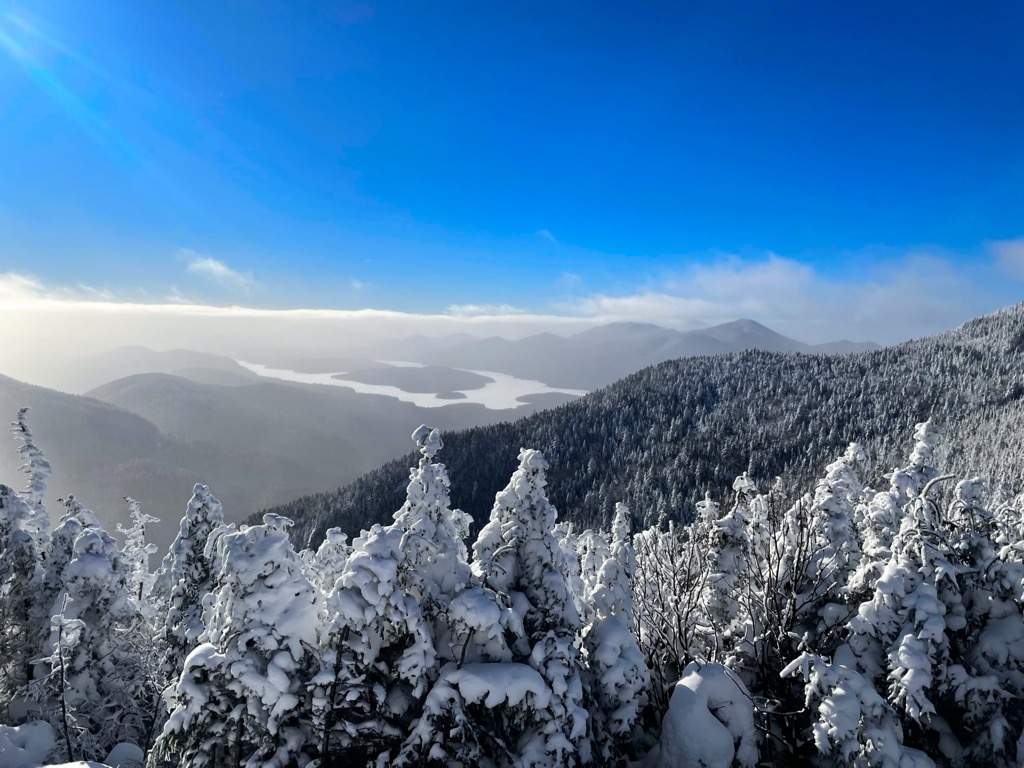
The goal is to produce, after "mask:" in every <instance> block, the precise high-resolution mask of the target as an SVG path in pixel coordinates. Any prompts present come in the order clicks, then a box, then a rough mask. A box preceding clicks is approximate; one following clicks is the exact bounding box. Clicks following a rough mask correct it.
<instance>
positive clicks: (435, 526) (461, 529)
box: [393, 425, 472, 661]
mask: <svg viewBox="0 0 1024 768" xmlns="http://www.w3.org/2000/svg"><path fill="white" fill-rule="evenodd" d="M412 437H413V440H414V441H415V442H416V445H417V447H418V448H419V450H420V460H419V466H417V467H416V468H414V469H413V470H412V471H411V473H410V476H409V484H408V486H407V487H406V500H405V503H404V504H403V505H402V507H401V509H399V510H398V511H397V512H396V513H395V515H394V520H395V521H394V523H393V527H395V528H398V529H400V530H401V531H403V534H402V541H401V544H400V546H401V549H402V563H401V565H400V567H399V575H398V578H399V584H400V587H401V588H402V590H403V591H404V592H405V593H406V594H407V595H409V596H411V597H412V598H413V599H414V600H416V602H417V603H418V604H419V606H420V610H421V611H422V613H423V616H424V618H425V619H426V620H427V621H428V622H430V623H431V625H432V634H433V640H434V649H435V651H436V654H437V658H439V659H442V660H445V661H454V660H455V653H456V650H455V648H454V643H453V627H452V626H451V620H450V618H449V615H448V607H449V605H450V603H451V601H452V600H453V599H454V598H456V597H458V595H459V594H460V593H461V592H462V591H463V590H464V589H466V587H467V586H469V583H470V576H471V573H470V568H469V563H468V560H467V551H466V544H465V538H466V536H467V535H468V534H469V526H470V524H471V523H472V518H470V516H469V515H467V514H466V513H465V512H463V511H462V510H460V509H452V508H451V498H450V496H449V492H448V488H449V480H448V472H447V470H446V469H445V466H444V464H440V463H437V462H436V461H435V459H436V457H437V453H438V451H440V450H441V448H442V446H443V443H442V440H441V433H440V432H439V431H438V430H436V429H431V428H430V427H427V426H425V425H423V426H420V427H419V428H418V429H417V430H416V431H415V432H413V435H412Z"/></svg>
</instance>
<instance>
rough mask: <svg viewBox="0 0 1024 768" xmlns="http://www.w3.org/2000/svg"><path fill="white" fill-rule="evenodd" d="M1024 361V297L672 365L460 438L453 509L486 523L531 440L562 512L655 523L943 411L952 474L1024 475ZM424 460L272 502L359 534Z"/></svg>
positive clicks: (450, 461)
mask: <svg viewBox="0 0 1024 768" xmlns="http://www.w3.org/2000/svg"><path fill="white" fill-rule="evenodd" d="M1021 371H1024V304H1019V305H1015V306H1013V307H1008V308H1006V309H1004V310H1001V311H1000V312H997V313H994V314H993V315H987V316H983V317H981V318H976V319H975V320H972V321H970V322H968V323H966V324H964V325H963V326H961V327H960V328H957V329H953V330H950V331H946V332H944V333H942V334H938V335H936V336H933V337H927V338H925V339H920V340H915V341H910V342H905V343H903V344H901V345H895V346H893V347H886V348H882V349H879V350H875V351H868V352H863V353H861V354H857V355H845V356H844V355H821V354H807V353H799V352H798V353H792V352H789V353H779V352H759V351H745V352H737V353H730V354H726V355H720V356H704V357H692V358H681V359H676V360H671V361H667V362H663V363H660V364H658V365H655V366H650V367H648V368H645V369H643V370H641V371H638V372H637V373H634V374H632V375H631V376H629V377H627V378H625V379H623V380H622V381H619V382H616V383H615V384H613V385H611V386H609V387H606V388H603V389H601V390H598V391H596V392H593V393H591V394H589V395H587V396H585V397H583V398H580V399H579V400H576V401H573V402H570V403H567V404H565V405H562V406H559V407H557V408H554V409H551V410H549V411H545V412H543V413H541V414H535V415H533V416H528V417H525V418H523V419H519V420H517V421H515V422H511V423H503V424H496V425H492V426H489V427H477V428H472V429H468V430H463V431H459V432H453V433H446V434H445V435H444V440H445V443H446V445H445V448H444V450H443V452H442V461H444V463H445V464H446V466H448V469H449V474H450V476H451V479H452V498H453V504H455V505H456V506H459V507H461V508H462V509H464V510H466V511H467V512H469V513H470V514H471V515H472V516H473V517H474V519H475V520H476V521H477V522H478V523H479V522H480V521H482V520H483V519H485V518H486V516H487V514H488V512H489V510H490V506H491V502H492V501H493V497H494V496H493V495H494V493H495V492H496V491H497V490H499V489H500V488H501V487H503V485H504V483H505V482H507V479H508V475H509V474H510V473H511V470H512V469H513V468H514V463H515V456H516V454H517V452H518V450H519V448H521V447H531V448H537V449H539V450H541V451H542V452H544V454H545V455H546V456H547V458H548V460H549V462H550V464H551V467H552V469H551V471H550V473H549V478H550V483H549V489H550V492H551V496H552V500H553V501H554V502H555V504H556V506H557V507H558V509H559V512H560V516H561V517H562V518H563V519H569V520H574V521H577V522H578V523H579V524H581V525H600V524H606V523H607V521H608V519H609V518H610V515H611V513H612V510H613V509H614V504H615V502H618V501H623V502H625V503H627V504H628V505H630V506H631V508H632V509H633V512H634V515H635V516H636V517H638V518H639V519H640V520H641V521H643V522H644V523H649V522H651V521H653V520H656V519H658V518H660V517H663V516H664V517H667V518H670V519H671V518H675V519H678V520H685V519H688V518H689V516H691V515H692V513H693V510H694V505H695V503H696V501H698V500H699V499H700V498H702V497H703V495H704V493H705V492H706V491H709V490H710V491H715V492H717V490H718V489H720V488H728V487H731V484H732V480H733V479H734V478H735V477H736V476H737V475H739V474H741V473H743V472H744V471H749V472H750V473H751V475H752V476H753V477H754V478H756V479H757V480H758V481H759V482H761V483H765V484H768V483H770V482H771V479H772V478H773V477H775V476H776V475H789V476H794V477H795V478H797V479H802V480H807V479H813V477H815V476H817V475H816V474H815V473H819V472H821V470H822V469H823V468H824V466H825V464H826V463H828V462H829V461H831V460H833V459H834V457H835V456H836V455H838V454H839V453H841V452H842V450H843V449H844V448H845V446H846V444H847V443H848V442H850V441H851V440H857V441H860V442H864V443H866V444H869V445H876V446H878V454H877V455H876V456H875V466H876V468H884V467H886V466H894V465H895V463H896V462H898V461H899V460H900V458H901V457H902V456H903V455H905V452H906V445H905V444H904V443H903V442H900V438H903V437H906V436H909V435H910V434H911V431H912V429H913V426H914V424H915V423H917V422H920V421H924V420H926V419H928V418H930V417H934V418H936V419H937V420H939V421H940V423H943V424H944V426H946V427H947V428H948V431H949V435H950V441H949V444H948V446H947V447H946V449H944V450H946V451H947V453H948V454H949V458H950V461H949V462H948V464H949V466H950V467H951V468H952V469H953V470H954V471H955V470H957V469H958V467H960V466H961V465H962V466H964V467H967V466H972V467H975V468H980V467H986V466H988V467H991V468H992V471H993V473H994V474H995V473H996V472H997V470H998V473H999V475H1000V476H1005V477H1007V478H1010V479H1012V480H1013V481H1014V482H1018V483H1019V482H1020V481H1021V480H1022V472H1024V468H1022V467H1020V466H1019V465H1018V466H1012V461H1010V460H1009V459H1007V458H1006V457H1008V456H1010V457H1012V456H1017V455H1020V453H1022V452H1024V429H1021V426H1022V425H1024V385H1022V383H1021ZM975 435H985V438H984V439H982V438H978V437H974V436H975ZM894 436H896V437H894ZM995 446H998V447H999V449H998V450H996V448H995ZM1008 447H1009V448H1008ZM413 458H414V457H413V456H412V455H407V456H405V457H402V458H399V459H396V460H394V461H391V462H389V463H388V464H386V465H384V466H382V467H380V468H378V469H376V470H374V471H373V472H371V473H368V474H367V475H364V476H362V477H361V478H359V479H358V480H356V481H354V482H353V483H351V484H349V485H348V486H344V487H342V488H339V489H338V490H337V491H335V492H330V493H323V494H316V495H312V496H307V497H303V498H301V499H297V500H295V501H293V502H291V503H290V504H287V505H282V506H279V507H275V508H274V509H273V510H272V511H274V512H276V513H278V514H283V515H286V516H288V517H291V518H292V519H294V520H295V521H296V528H295V531H296V537H297V540H298V541H300V542H308V543H311V544H316V543H317V542H318V540H319V538H320V537H321V536H322V535H323V532H324V530H325V529H326V528H328V527H332V526H341V527H342V528H344V529H345V530H346V531H348V532H349V533H352V534H355V533H358V531H359V530H360V528H362V527H368V526H369V525H370V524H372V523H374V522H382V521H385V520H387V519H388V518H389V516H390V514H391V513H392V512H393V511H394V510H396V509H398V507H399V506H400V503H401V496H402V493H403V492H404V478H405V476H406V475H407V473H408V467H410V466H412V465H413ZM997 464H998V466H997Z"/></svg>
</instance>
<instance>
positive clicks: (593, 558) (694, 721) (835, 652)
mask: <svg viewBox="0 0 1024 768" xmlns="http://www.w3.org/2000/svg"><path fill="white" fill-rule="evenodd" d="M15 430H16V432H17V434H18V436H19V437H20V438H21V440H22V454H23V456H25V458H26V467H25V469H26V472H27V475H28V478H29V482H28V489H27V490H26V491H25V492H22V493H18V492H15V491H13V490H12V489H10V488H8V487H6V486H0V626H2V627H3V628H4V631H3V632H2V633H0V642H2V643H3V647H2V648H0V651H2V653H0V659H2V660H3V664H2V667H0V703H2V704H4V705H5V706H4V708H3V710H2V713H3V718H4V721H6V722H7V723H9V724H11V725H17V724H19V723H22V722H28V721H34V720H42V721H46V722H48V723H49V724H50V727H52V729H53V732H54V734H55V736H56V746H55V749H54V754H53V755H51V758H52V759H55V760H56V759H96V760H102V759H103V758H104V757H105V756H106V754H107V752H108V751H109V750H110V749H111V748H112V747H113V746H114V745H115V744H117V743H119V742H123V741H130V742H133V743H135V744H138V745H140V746H141V747H142V748H143V749H144V750H145V751H146V752H147V753H148V759H149V762H150V764H151V765H152V766H154V767H155V766H166V765H184V766H197V767H198V766H235V765H237V766H243V765H244V766H253V767H255V766H281V767H282V768H285V767H290V766H312V765H314V764H316V765H319V766H320V767H321V768H325V767H326V766H330V765H346V766H348V765H374V764H377V765H381V764H387V765H399V766H420V765H438V766H440V765H463V766H470V765H473V766H520V765H530V766H621V765H625V764H626V762H627V761H630V760H635V759H638V758H641V757H643V756H644V755H645V754H647V753H648V752H649V751H650V754H649V757H650V758H651V761H652V762H651V764H652V765H660V766H665V767H666V768H667V766H676V765H691V764H693V765H697V764H702V765H713V766H721V768H728V766H730V765H732V764H734V763H735V764H739V765H746V766H754V765H755V764H757V763H758V761H760V762H761V763H762V764H772V765H793V764H800V763H809V762H811V761H817V763H818V764H824V765H837V766H838V765H871V766H883V767H884V768H902V767H903V766H906V765H915V766H930V765H936V764H943V765H965V766H973V765H986V766H998V767H999V768H1001V767H1002V766H1011V765H1016V764H1017V763H1018V761H1019V760H1020V759H1021V758H1022V757H1024V747H1022V746H1021V745H1024V741H1020V740H1021V739H1022V738H1024V736H1022V729H1024V706H1022V701H1024V543H1022V542H1024V517H1022V514H1021V511H1022V502H1024V498H1022V497H1019V496H1018V497H1016V498H1012V497H1008V496H1005V495H1002V494H1000V493H993V492H991V490H990V485H989V484H987V483H985V482H984V481H982V480H981V479H978V478H968V479H965V480H961V481H959V482H957V481H956V480H955V479H954V478H953V477H952V476H949V475H942V474H940V472H939V471H938V470H937V469H936V468H935V463H936V458H937V454H936V451H937V449H938V448H939V446H940V445H941V441H942V436H943V431H942V430H941V429H939V428H938V427H936V426H935V425H934V424H932V423H931V422H923V423H921V424H919V425H918V427H917V429H916V431H915V435H914V441H915V442H914V446H913V450H912V452H911V454H910V458H909V459H908V460H906V461H904V462H903V466H902V468H900V469H897V470H895V471H893V472H891V473H889V474H888V475H887V476H886V477H885V486H884V490H882V491H879V492H875V491H874V490H871V489H870V487H869V485H868V484H869V483H870V482H871V481H872V480H875V479H878V476H877V475H876V474H875V472H874V471H873V469H872V467H871V464H870V462H869V459H868V452H867V451H866V450H865V449H864V448H863V447H861V446H860V445H858V444H852V445H850V446H849V447H848V448H847V449H846V450H845V451H844V452H842V453H841V455H840V456H839V458H838V459H837V460H836V461H834V462H833V463H831V464H830V465H829V466H828V467H827V468H826V471H825V474H824V476H823V477H821V478H820V479H819V480H817V481H816V482H814V483H813V484H812V485H811V486H810V489H809V490H808V491H807V492H806V493H804V494H803V495H799V494H794V493H793V492H792V491H790V489H788V488H787V487H786V486H785V485H784V484H782V483H776V484H775V485H773V486H772V487H770V488H759V487H758V486H757V484H756V483H755V482H753V480H752V479H751V478H750V476H748V475H747V474H741V475H740V476H739V477H738V478H736V479H735V480H734V482H733V483H732V498H731V501H730V502H729V503H728V504H716V503H715V502H714V501H712V500H711V498H707V499H705V500H704V501H703V502H701V503H700V504H699V505H698V513H697V517H696V520H695V521H694V522H693V524H692V525H689V526H677V525H675V524H674V523H672V522H671V521H663V524H655V525H652V526H649V527H648V528H646V529H645V530H641V531H639V532H638V533H636V534H635V535H631V533H630V522H631V520H632V519H634V518H637V517H641V516H638V515H633V514H631V513H630V511H629V509H628V508H627V507H625V506H623V505H619V506H618V507H617V508H616V513H615V516H614V519H613V525H612V526H611V530H610V531H607V532H603V533H602V532H594V531H590V530H587V531H582V532H580V531H578V530H577V529H574V528H573V527H572V526H571V525H568V524H565V523H557V522H556V513H555V509H554V507H553V506H552V504H551V503H550V501H549V500H548V497H547V480H546V473H547V470H548V464H547V462H546V461H545V459H544V458H543V457H542V456H541V454H540V453H539V452H537V451H534V450H529V449H524V450H522V451H521V452H520V454H519V466H518V468H517V469H516V470H515V472H513V473H512V477H511V479H510V480H509V482H508V484H507V486H506V487H505V489H504V490H502V491H500V492H499V493H498V494H497V496H496V498H495V500H494V505H493V507H492V510H491V515H490V518H489V520H488V522H487V523H486V525H484V526H483V528H482V529H481V530H480V532H479V535H478V536H476V538H475V542H474V543H473V546H472V557H470V552H469V550H468V548H467V545H466V537H467V532H468V530H469V522H470V521H469V517H468V516H467V515H466V514H465V513H463V512H460V511H459V510H453V509H452V508H451V504H450V498H449V490H448V476H447V472H446V470H445V467H444V465H442V464H439V463H438V462H437V453H438V451H439V450H440V448H441V439H440V435H439V434H438V432H437V431H436V430H430V429H428V428H425V427H423V428H420V429H419V430H417V431H416V433H415V434H414V439H415V440H416V442H417V445H418V448H419V452H420V453H419V460H418V462H417V465H416V466H415V467H414V468H413V469H412V470H411V473H410V475H409V480H408V484H407V488H406V495H405V501H404V503H403V504H402V505H401V507H400V508H399V509H398V511H397V512H395V513H394V514H393V519H392V522H391V523H390V524H388V525H386V526H380V525H378V526H374V527H372V528H371V529H370V530H367V531H364V532H363V533H362V534H361V535H360V536H359V537H357V538H356V539H355V540H354V541H352V542H351V544H349V542H348V539H347V537H346V536H345V535H344V534H343V533H342V532H341V531H338V530H332V531H330V532H329V533H328V535H327V536H326V537H325V539H324V541H323V543H322V544H321V546H320V547H319V548H318V549H317V550H316V551H310V550H304V551H301V552H296V550H295V549H294V548H293V546H292V543H291V541H290V540H289V536H288V529H289V527H290V521H288V520H287V519H285V518H282V517H280V516H277V515H273V514H268V515H267V516H266V517H265V519H264V521H263V522H262V523H261V524H259V525H252V526H243V527H241V528H236V527H235V526H233V525H225V524H224V523H223V513H222V510H221V508H220V504H219V503H218V502H217V500H216V499H215V498H214V496H213V495H212V494H211V493H210V491H209V489H207V488H206V487H205V486H201V485H197V486H196V488H195V489H194V495H193V497H192V499H191V500H190V502H189V504H188V507H187V508H186V514H185V517H184V518H183V520H182V523H181V528H180V533H179V536H178V538H177V539H176V540H175V542H174V544H173V546H172V547H171V550H170V551H169V552H168V554H167V555H166V556H165V557H164V559H163V563H162V565H161V566H160V568H159V569H158V571H157V573H156V574H155V577H153V576H151V575H150V574H149V573H148V569H147V566H146V562H147V554H148V551H147V549H146V545H145V542H144V526H145V524H146V522H148V521H149V519H148V518H147V517H146V516H145V515H144V513H143V512H142V510H141V507H140V506H139V505H138V504H137V503H135V502H134V501H132V500H129V503H130V504H131V508H132V512H133V520H134V526H133V527H132V528H129V529H127V530H126V531H125V544H124V545H123V546H121V547H118V545H117V543H116V542H115V541H114V540H113V539H112V538H111V537H110V536H109V535H108V534H107V533H105V532H104V531H102V530H101V529H100V528H99V525H98V523H97V521H96V518H95V515H93V514H92V513H91V512H90V511H89V510H88V509H87V508H86V507H85V506H83V505H82V504H81V503H80V502H79V501H77V500H76V499H73V498H69V499H67V500H66V501H65V502H64V515H63V518H62V520H61V521H60V523H59V524H58V525H57V526H56V528H54V529H53V531H52V533H51V532H49V528H50V526H49V523H48V520H47V517H46V509H45V507H44V506H43V505H42V503H41V499H42V494H43V491H44V490H45V485H46V477H47V474H48V471H49V466H48V464H46V462H45V458H44V457H43V455H42V453H41V451H39V450H38V449H37V448H36V447H35V445H34V443H33V440H32V435H31V431H30V430H29V429H28V425H27V423H26V422H25V414H24V413H23V412H22V413H20V414H19V418H18V421H17V422H16V425H15ZM680 678H681V682H680V683H679V684H678V686H676V688H675V689H673V687H672V686H673V684H674V683H675V681H676V680H677V679H680ZM723 686H724V688H723ZM673 690H675V695H673ZM683 690H685V691H688V692H690V693H688V694H687V696H682V694H680V691H683ZM721 690H726V691H727V692H730V695H731V696H732V698H731V699H730V700H729V701H728V702H727V704H728V706H726V705H725V704H723V702H722V701H721V700H720V693H719V692H720V691H721ZM708 691H711V692H712V693H710V694H709V693H708ZM737 692H738V694H741V695H737ZM694 707H696V708H697V709H696V710H695V709H694ZM698 715H699V716H698ZM716 729H717V730H716ZM659 738H660V739H661V745H660V746H659ZM711 745H714V747H715V748H714V749H713V750H712V749H711ZM730 745H731V746H730ZM651 750H653V751H651ZM659 750H660V752H659ZM317 761H319V762H317Z"/></svg>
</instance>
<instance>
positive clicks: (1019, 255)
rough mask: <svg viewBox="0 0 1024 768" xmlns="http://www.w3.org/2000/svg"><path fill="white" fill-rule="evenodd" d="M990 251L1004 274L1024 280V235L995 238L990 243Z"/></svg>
mask: <svg viewBox="0 0 1024 768" xmlns="http://www.w3.org/2000/svg"><path fill="white" fill-rule="evenodd" d="M988 251H989V253H991V254H992V256H993V258H994V259H995V262H996V266H997V267H999V269H1000V270H1001V271H1002V272H1003V273H1004V274H1006V275H1009V276H1010V277H1012V278H1013V279H1015V280H1024V237H1018V238H1015V239H1013V240H993V241H992V242H990V243H988Z"/></svg>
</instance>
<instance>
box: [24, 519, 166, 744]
mask: <svg viewBox="0 0 1024 768" xmlns="http://www.w3.org/2000/svg"><path fill="white" fill-rule="evenodd" d="M78 513H79V514H80V510H78ZM71 519H74V518H73V517H71V518H68V520H71ZM66 522H67V521H66ZM143 633H144V620H143V617H142V614H141V613H140V611H139V609H138V606H137V604H136V603H135V601H134V599H133V597H132V595H131V586H130V584H129V582H128V570H127V568H126V566H125V564H124V562H123V560H122V559H121V554H120V552H119V550H118V547H117V542H115V541H114V539H113V538H111V537H110V535H109V534H107V533H106V532H105V531H103V530H101V529H99V528H97V527H95V526H87V527H84V528H82V529H81V530H80V532H79V533H78V535H77V536H76V537H75V539H74V542H73V546H72V557H71V559H70V560H69V562H68V563H67V564H66V566H65V567H64V568H63V588H62V590H61V592H60V594H59V595H58V598H57V600H56V602H55V610H54V614H53V617H52V621H51V628H50V637H49V640H48V641H47V643H46V647H45V652H46V659H45V665H46V668H47V670H46V671H47V674H46V675H45V676H44V677H42V678H41V679H39V680H37V681H34V682H33V683H32V684H31V686H30V696H31V698H32V699H33V700H34V701H35V702H36V704H37V706H38V707H39V710H40V714H42V715H43V716H44V717H45V718H46V719H48V720H49V721H50V723H51V724H52V725H53V727H54V729H55V730H56V731H57V732H58V733H62V734H63V735H64V741H63V744H62V746H64V747H65V749H64V750H63V751H65V752H67V753H68V754H64V755H63V757H65V758H68V759H83V758H84V759H89V760H99V759H102V758H103V757H105V756H106V754H107V752H108V751H109V750H110V749H111V747H113V746H114V745H115V744H117V743H119V742H121V741H132V742H135V743H144V742H145V736H146V733H147V732H148V729H149V727H150V725H151V713H149V712H147V710H146V705H147V703H148V702H150V701H151V700H152V691H150V690H148V689H147V686H148V683H149V680H148V678H147V676H146V674H145V669H144V664H143V660H142V659H141V657H140V655H139V651H138V647H139V643H140V640H141V636H142V635H143Z"/></svg>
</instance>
